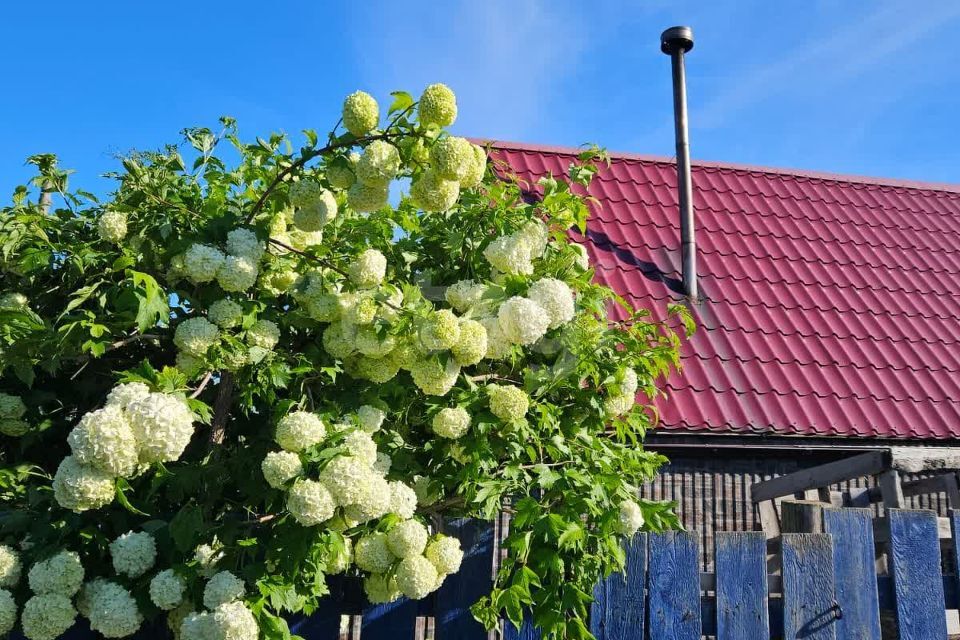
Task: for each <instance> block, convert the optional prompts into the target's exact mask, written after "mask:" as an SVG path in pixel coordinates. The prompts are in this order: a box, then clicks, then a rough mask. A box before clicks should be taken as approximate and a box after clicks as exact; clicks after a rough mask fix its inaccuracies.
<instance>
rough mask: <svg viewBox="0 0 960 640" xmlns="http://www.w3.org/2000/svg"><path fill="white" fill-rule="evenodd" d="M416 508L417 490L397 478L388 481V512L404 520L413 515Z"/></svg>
mask: <svg viewBox="0 0 960 640" xmlns="http://www.w3.org/2000/svg"><path fill="white" fill-rule="evenodd" d="M416 510H417V492H416V491H414V490H413V489H412V488H411V487H409V486H407V485H405V484H404V483H402V482H400V481H399V480H396V481H393V482H391V483H390V513H395V514H397V515H398V516H400V517H401V518H403V519H405V520H409V519H410V518H412V517H413V514H414V513H415V512H416Z"/></svg>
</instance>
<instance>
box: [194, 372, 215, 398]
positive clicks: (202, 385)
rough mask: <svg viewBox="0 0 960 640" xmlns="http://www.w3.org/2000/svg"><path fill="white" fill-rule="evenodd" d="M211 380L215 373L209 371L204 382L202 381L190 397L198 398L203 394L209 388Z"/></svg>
mask: <svg viewBox="0 0 960 640" xmlns="http://www.w3.org/2000/svg"><path fill="white" fill-rule="evenodd" d="M211 378H213V371H207V375H205V376H203V380H201V381H200V384H199V385H197V388H196V389H194V390H193V393H191V394H190V397H191V398H196V397H198V396H199V395H200V394H201V393H203V390H204V389H206V388H207V384H209V382H210V379H211Z"/></svg>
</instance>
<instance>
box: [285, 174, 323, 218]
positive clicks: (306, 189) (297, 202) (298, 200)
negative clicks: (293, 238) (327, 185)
mask: <svg viewBox="0 0 960 640" xmlns="http://www.w3.org/2000/svg"><path fill="white" fill-rule="evenodd" d="M322 192H323V187H321V186H320V184H319V183H317V182H315V181H314V180H308V179H304V180H298V181H297V182H294V183H293V184H291V185H290V190H289V191H288V192H287V198H288V199H289V200H290V204H292V205H293V206H295V207H309V206H311V205H313V204H314V203H316V202H317V201H318V200H320V194H321V193H322ZM280 230H282V231H285V230H286V220H284V221H283V226H282V228H281V229H280Z"/></svg>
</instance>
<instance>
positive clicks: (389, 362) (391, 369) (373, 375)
mask: <svg viewBox="0 0 960 640" xmlns="http://www.w3.org/2000/svg"><path fill="white" fill-rule="evenodd" d="M356 367H357V371H356V374H357V375H358V376H359V377H361V378H364V379H366V380H370V381H371V382H376V383H377V384H383V383H384V382H387V381H389V380H392V379H393V378H394V377H395V376H396V375H397V373H398V372H399V371H400V365H399V364H398V363H397V362H396V361H395V360H393V359H392V358H390V357H384V358H368V357H366V356H361V357H360V358H359V359H358V360H357V362H356ZM351 375H352V373H351Z"/></svg>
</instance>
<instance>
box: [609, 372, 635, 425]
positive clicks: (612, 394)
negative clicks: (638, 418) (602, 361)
mask: <svg viewBox="0 0 960 640" xmlns="http://www.w3.org/2000/svg"><path fill="white" fill-rule="evenodd" d="M638 385H639V382H638V380H637V372H636V371H634V370H633V369H630V368H624V369H621V370H619V371H618V372H617V374H616V376H615V379H614V382H613V383H612V384H610V385H608V386H607V392H608V395H607V397H606V398H605V399H604V401H603V409H604V412H605V413H606V414H607V415H608V416H609V417H616V416H622V415H624V414H625V413H627V412H628V411H630V409H632V408H633V405H634V404H636V401H637V388H638Z"/></svg>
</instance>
